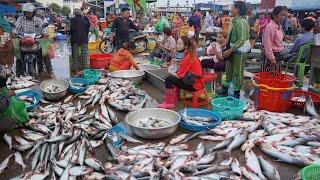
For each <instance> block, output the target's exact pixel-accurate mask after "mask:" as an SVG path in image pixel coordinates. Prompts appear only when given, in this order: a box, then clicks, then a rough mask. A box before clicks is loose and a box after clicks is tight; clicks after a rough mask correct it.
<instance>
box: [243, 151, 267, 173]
mask: <svg viewBox="0 0 320 180" xmlns="http://www.w3.org/2000/svg"><path fill="white" fill-rule="evenodd" d="M245 157H246V165H247V166H248V167H249V168H250V169H251V170H252V171H253V172H255V173H256V174H257V175H258V176H259V178H261V179H266V177H265V176H264V175H263V173H262V170H261V166H260V163H259V159H258V157H257V156H256V155H255V154H254V152H253V151H252V150H248V151H246V152H245Z"/></svg>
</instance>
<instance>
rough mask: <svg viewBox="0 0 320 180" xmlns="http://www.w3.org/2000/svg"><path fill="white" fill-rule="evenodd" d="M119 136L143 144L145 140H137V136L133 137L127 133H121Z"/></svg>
mask: <svg viewBox="0 0 320 180" xmlns="http://www.w3.org/2000/svg"><path fill="white" fill-rule="evenodd" d="M119 136H120V137H121V138H123V139H124V140H126V141H128V142H131V143H140V144H143V142H142V141H140V140H137V139H135V138H133V137H131V136H128V135H125V134H122V133H119Z"/></svg>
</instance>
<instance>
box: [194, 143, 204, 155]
mask: <svg viewBox="0 0 320 180" xmlns="http://www.w3.org/2000/svg"><path fill="white" fill-rule="evenodd" d="M205 152H206V146H205V145H204V144H203V142H200V143H199V144H198V147H197V149H196V155H197V157H198V158H202V157H203V155H204V154H205Z"/></svg>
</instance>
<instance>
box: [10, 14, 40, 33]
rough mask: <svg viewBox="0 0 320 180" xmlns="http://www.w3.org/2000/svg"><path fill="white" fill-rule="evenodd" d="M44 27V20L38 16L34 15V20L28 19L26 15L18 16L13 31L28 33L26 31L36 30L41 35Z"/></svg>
mask: <svg viewBox="0 0 320 180" xmlns="http://www.w3.org/2000/svg"><path fill="white" fill-rule="evenodd" d="M41 29H42V20H41V19H40V18H38V17H33V19H32V20H29V19H27V18H26V17H25V16H21V17H19V18H18V20H17V22H16V27H15V28H14V30H13V32H15V33H16V34H18V33H26V32H35V33H36V34H37V35H40V34H41V33H42V32H41Z"/></svg>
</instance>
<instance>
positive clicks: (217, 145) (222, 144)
mask: <svg viewBox="0 0 320 180" xmlns="http://www.w3.org/2000/svg"><path fill="white" fill-rule="evenodd" d="M233 139H234V138H233V137H231V138H229V139H226V140H225V141H222V142H220V143H218V144H216V145H215V146H214V147H212V148H211V149H210V150H209V151H210V152H212V151H214V150H217V149H221V148H224V147H226V146H228V145H229V144H230V143H231V142H232V141H233Z"/></svg>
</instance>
